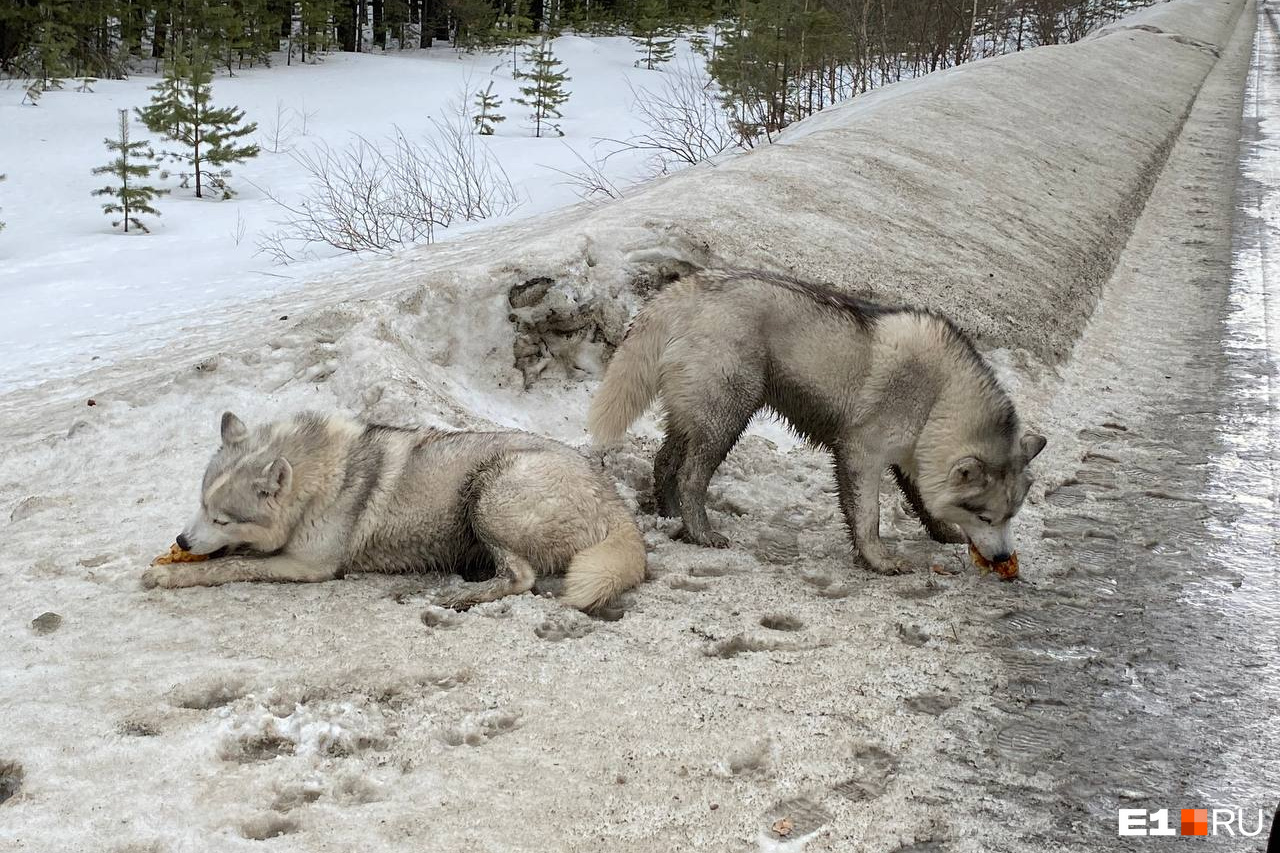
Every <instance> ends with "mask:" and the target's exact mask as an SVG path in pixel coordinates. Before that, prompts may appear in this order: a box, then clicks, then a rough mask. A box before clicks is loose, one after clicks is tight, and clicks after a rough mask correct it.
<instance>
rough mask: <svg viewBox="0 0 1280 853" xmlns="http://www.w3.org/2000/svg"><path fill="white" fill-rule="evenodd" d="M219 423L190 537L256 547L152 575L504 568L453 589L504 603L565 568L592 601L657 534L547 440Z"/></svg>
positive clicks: (335, 423)
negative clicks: (639, 525)
mask: <svg viewBox="0 0 1280 853" xmlns="http://www.w3.org/2000/svg"><path fill="white" fill-rule="evenodd" d="M221 430H222V446H221V448H219V450H218V452H217V453H216V454H215V455H214V457H213V459H212V461H210V463H209V467H208V469H207V470H206V471H205V475H204V484H203V486H202V488H201V495H200V510H199V512H197V513H196V515H195V517H194V518H193V519H192V520H191V523H190V524H188V525H187V527H186V529H185V530H183V531H182V534H181V535H180V536H178V545H179V546H181V547H182V548H183V549H184V550H188V551H191V552H193V553H195V554H213V553H215V552H221V551H224V550H229V551H232V552H236V553H237V554H239V553H243V552H248V554H250V555H256V556H240V555H236V556H231V557H227V558H224V559H218V560H211V561H208V562H203V563H181V564H174V565H167V566H154V567H152V568H150V569H148V570H147V571H146V573H145V574H144V575H143V585H144V586H147V587H155V586H162V587H185V586H214V585H217V584H224V583H231V582H234V581H323V580H330V579H332V578H339V577H342V576H343V574H345V573H346V572H349V571H350V572H423V571H443V572H450V571H459V570H462V569H466V568H470V569H473V570H474V569H476V568H477V567H478V568H480V569H481V570H482V571H484V570H486V569H487V570H488V571H486V574H493V577H492V579H490V580H485V581H483V582H478V583H467V584H462V587H461V591H460V592H457V593H455V594H452V595H450V596H448V597H446V599H445V600H443V601H442V602H441V603H444V604H447V605H449V606H452V607H459V608H462V607H467V606H470V605H472V604H478V603H480V602H484V601H493V600H495V599H498V598H501V597H503V596H506V595H516V594H518V593H522V592H525V591H527V590H528V589H530V588H531V587H532V586H533V584H534V580H535V579H536V578H537V577H538V576H539V575H548V574H553V573H561V572H563V573H564V575H565V578H564V586H563V590H562V592H561V596H560V597H561V600H563V601H564V602H565V603H566V604H569V605H572V606H573V607H577V608H581V609H584V610H590V609H594V608H597V607H600V606H601V605H604V604H606V603H607V602H609V601H610V600H611V599H613V598H614V597H615V596H617V595H618V594H619V593H620V592H622V591H624V590H626V589H629V588H630V587H633V586H635V585H636V584H638V583H639V582H640V581H641V580H642V579H643V578H644V572H645V550H644V541H643V540H642V539H641V537H640V533H639V531H638V530H637V529H636V525H635V521H634V519H633V518H632V517H631V515H630V513H629V512H628V511H627V509H626V507H625V506H624V505H623V503H622V500H621V499H620V498H619V497H618V494H617V492H616V491H615V490H614V487H613V485H612V484H611V483H609V482H608V481H606V479H605V477H604V475H603V474H602V473H600V472H597V471H596V470H594V469H593V468H592V466H591V465H590V463H588V461H587V460H586V459H585V458H584V457H583V456H581V455H580V454H578V453H576V452H575V451H573V450H571V449H570V448H568V447H565V446H564V445H562V444H559V443H557V442H554V441H551V440H549V439H545V438H540V437H538V436H534V435H529V434H526V433H519V432H447V431H443V430H437V429H400V428H397V427H387V426H380V425H377V424H364V423H359V422H357V421H354V420H350V419H348V418H345V417H340V416H333V415H329V416H326V415H318V414H310V413H308V414H300V415H297V416H296V417H293V418H291V419H289V420H285V421H280V422H278V423H273V424H267V425H264V426H260V427H258V428H257V429H254V430H249V429H248V428H246V427H245V425H244V423H242V422H241V421H240V419H239V418H237V417H236V416H235V415H233V414H231V413H230V412H227V413H226V414H224V415H223V416H222V423H221Z"/></svg>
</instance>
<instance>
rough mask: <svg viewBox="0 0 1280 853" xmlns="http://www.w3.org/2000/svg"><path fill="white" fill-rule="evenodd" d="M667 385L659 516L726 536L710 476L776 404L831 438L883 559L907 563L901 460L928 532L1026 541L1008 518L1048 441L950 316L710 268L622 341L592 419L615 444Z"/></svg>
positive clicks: (853, 512) (815, 437)
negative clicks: (898, 546)
mask: <svg viewBox="0 0 1280 853" xmlns="http://www.w3.org/2000/svg"><path fill="white" fill-rule="evenodd" d="M654 397H658V398H660V399H661V403H662V407H663V409H664V410H665V412H666V438H665V440H664V441H663V443H662V447H661V448H660V449H659V450H658V454H657V456H656V458H655V459H654V463H653V477H654V498H655V502H656V504H657V508H658V513H659V514H661V515H666V516H675V515H677V514H679V515H680V516H681V517H682V518H683V520H684V530H683V535H684V537H685V538H687V539H689V540H690V541H692V542H695V543H698V544H701V545H713V546H717V547H724V546H725V545H726V544H727V542H726V540H725V538H724V537H723V536H721V535H720V534H718V533H715V532H714V531H712V530H711V528H710V525H709V523H708V521H707V511H706V508H705V506H704V502H705V500H706V492H707V484H708V482H709V481H710V480H711V475H712V474H713V473H714V472H715V470H716V468H717V467H719V465H720V463H721V462H722V461H723V460H724V458H725V456H726V455H727V454H728V453H729V450H730V449H731V448H732V447H733V445H734V444H735V443H736V442H737V440H738V437H739V436H741V435H742V432H743V430H745V429H746V427H747V423H748V422H749V421H750V420H751V416H752V415H753V414H755V412H756V411H757V410H759V409H761V408H766V407H767V408H769V409H771V410H772V411H774V412H776V413H777V414H778V415H780V416H781V417H782V418H784V419H785V420H786V421H787V422H788V423H789V424H790V425H791V426H792V427H793V428H794V429H795V430H796V431H797V432H798V433H800V434H801V435H802V436H804V437H805V438H806V439H808V440H809V441H811V442H813V443H814V444H817V445H820V446H822V447H825V448H826V449H828V450H830V451H831V453H832V456H833V457H834V460H835V473H836V483H837V485H838V487H839V494H840V508H841V509H842V510H843V512H844V517H845V521H846V523H847V524H848V527H849V532H850V534H851V536H852V537H853V540H854V546H855V547H856V548H857V550H858V551H859V552H860V553H861V555H862V557H863V558H864V559H865V560H866V561H867V563H869V564H870V565H871V567H872V568H874V569H876V570H878V571H882V572H895V571H899V570H902V569H903V568H904V567H903V566H902V565H901V564H900V563H899V562H898V561H897V560H896V559H895V558H894V557H892V556H890V554H889V552H888V550H887V549H886V548H885V546H884V544H883V542H882V541H881V539H880V528H879V523H880V509H879V496H880V480H881V477H882V475H883V473H884V471H885V469H886V468H892V469H893V473H894V475H895V477H896V478H897V482H898V485H899V486H900V487H901V489H902V491H903V492H904V494H905V495H906V497H907V500H908V502H909V503H910V504H911V507H912V509H913V510H914V512H915V514H916V515H917V516H918V517H919V519H920V521H921V522H922V523H923V525H924V527H925V528H926V530H927V531H928V532H929V534H930V535H931V536H933V538H935V539H936V540H938V541H940V542H959V541H965V540H967V541H968V542H969V543H971V544H972V545H973V547H974V548H976V550H977V551H978V552H979V553H980V554H981V555H982V556H983V557H984V558H986V559H987V560H989V561H991V562H993V563H1004V562H1005V561H1006V560H1008V559H1009V556H1010V554H1011V553H1012V552H1013V549H1014V548H1013V541H1012V536H1011V533H1010V525H1009V522H1010V520H1011V519H1012V518H1013V516H1014V515H1015V514H1017V512H1018V510H1019V509H1020V508H1021V507H1022V502H1023V500H1024V499H1025V498H1026V495H1027V489H1028V488H1029V487H1030V484H1031V475H1030V472H1029V471H1028V470H1027V463H1029V462H1030V461H1031V460H1032V459H1034V458H1035V456H1036V454H1038V453H1039V452H1040V451H1041V449H1043V447H1044V445H1045V440H1044V438H1043V437H1042V436H1039V435H1035V434H1032V433H1025V434H1024V433H1023V431H1022V428H1021V426H1020V425H1019V422H1018V415H1017V412H1016V411H1015V410H1014V406H1013V402H1012V401H1011V400H1010V399H1009V396H1008V395H1007V394H1006V393H1005V392H1004V390H1003V389H1002V388H1001V387H1000V385H999V383H998V382H997V381H996V377H995V374H994V373H993V372H992V371H991V368H990V367H989V366H988V365H987V363H986V362H985V361H983V359H982V357H981V356H980V355H979V354H978V351H977V350H976V349H974V346H973V344H972V343H971V342H970V341H969V339H968V338H967V337H966V336H965V334H964V333H963V332H961V331H960V329H959V328H957V327H956V325H955V324H954V323H952V322H951V321H950V320H948V319H947V318H945V317H943V316H941V315H939V314H936V313H933V312H929V311H923V310H919V309H913V308H890V307H885V306H882V305H877V304H875V303H871V302H866V301H864V300H861V299H856V298H853V297H851V296H848V295H846V294H843V293H840V292H838V291H835V290H832V289H830V288H826V287H822V286H820V285H816V284H810V283H808V282H804V281H799V280H797V279H793V278H789V277H785V276H778V275H773V274H770V273H764V272H755V271H749V270H703V271H701V272H697V273H695V274H693V275H691V276H688V277H686V278H684V279H682V280H680V281H678V282H676V283H674V284H672V285H669V286H668V287H667V288H666V289H665V290H663V291H662V293H660V294H659V295H658V296H657V297H655V298H654V299H653V301H651V302H650V303H649V304H648V305H646V306H645V307H644V308H643V309H642V310H641V311H640V313H639V314H638V315H637V316H636V319H635V322H634V324H633V325H632V327H631V330H630V332H629V333H628V335H627V337H626V340H624V341H623V343H622V346H621V347H619V348H618V351H617V352H616V353H615V354H614V357H613V361H611V362H610V364H609V367H608V370H607V371H606V373H605V378H604V383H603V384H602V385H601V387H600V390H599V391H598V392H597V394H596V396H595V399H594V400H593V401H592V403H591V412H590V415H589V417H588V423H587V425H588V428H589V429H590V430H591V433H592V435H593V436H594V437H595V438H596V440H597V442H600V443H611V442H615V441H617V440H619V439H621V437H622V436H623V435H624V434H625V433H626V431H627V427H628V426H630V424H631V423H632V421H634V420H635V419H636V418H638V417H639V416H640V415H641V414H642V413H643V412H644V410H645V408H646V407H647V406H648V405H649V403H650V401H652V400H653V398H654Z"/></svg>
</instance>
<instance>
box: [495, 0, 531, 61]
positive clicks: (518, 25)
mask: <svg viewBox="0 0 1280 853" xmlns="http://www.w3.org/2000/svg"><path fill="white" fill-rule="evenodd" d="M532 35H533V19H532V18H530V17H529V3H528V0H512V9H511V12H510V13H509V14H504V15H499V16H498V20H497V21H496V22H495V23H494V25H493V40H494V42H496V43H498V44H502V43H504V42H505V43H507V44H509V45H511V70H512V71H515V72H519V70H520V53H519V51H520V48H521V47H522V46H523V45H524V44H526V43H527V42H528V41H529V37H530V36H532Z"/></svg>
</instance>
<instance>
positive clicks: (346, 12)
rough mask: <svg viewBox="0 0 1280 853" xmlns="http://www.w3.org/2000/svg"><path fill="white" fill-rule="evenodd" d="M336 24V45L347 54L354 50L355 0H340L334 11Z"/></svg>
mask: <svg viewBox="0 0 1280 853" xmlns="http://www.w3.org/2000/svg"><path fill="white" fill-rule="evenodd" d="M334 15H335V16H336V18H337V23H338V45H339V46H340V47H341V48H342V49H343V50H345V51H346V52H347V53H353V52H355V49H356V0H342V2H340V3H339V4H338V8H337V9H336V10H334Z"/></svg>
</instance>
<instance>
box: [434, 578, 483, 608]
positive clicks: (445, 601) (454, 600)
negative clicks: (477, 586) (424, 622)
mask: <svg viewBox="0 0 1280 853" xmlns="http://www.w3.org/2000/svg"><path fill="white" fill-rule="evenodd" d="M431 603H432V604H433V605H435V606H436V607H443V608H445V609H447V610H456V611H458V612H462V611H465V610H469V609H470V608H471V607H472V606H474V605H476V604H478V603H479V599H478V598H477V596H476V593H475V590H474V589H473V588H471V587H470V586H469V585H468V584H456V585H454V586H453V587H452V588H450V589H446V590H444V591H442V592H439V593H437V594H436V595H435V596H434V597H433V598H432V599H431Z"/></svg>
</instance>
